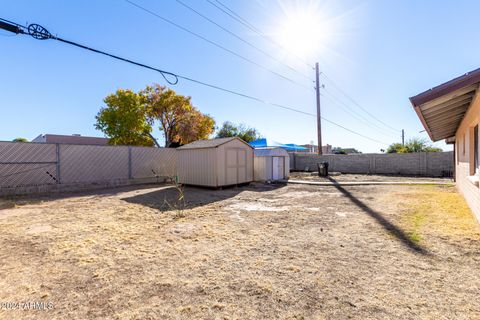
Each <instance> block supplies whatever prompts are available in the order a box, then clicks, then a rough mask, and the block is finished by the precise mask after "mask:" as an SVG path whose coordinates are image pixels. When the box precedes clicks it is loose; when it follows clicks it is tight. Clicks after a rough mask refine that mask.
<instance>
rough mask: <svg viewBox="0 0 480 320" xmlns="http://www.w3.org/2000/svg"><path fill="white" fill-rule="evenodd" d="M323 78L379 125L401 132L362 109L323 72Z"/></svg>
mask: <svg viewBox="0 0 480 320" xmlns="http://www.w3.org/2000/svg"><path fill="white" fill-rule="evenodd" d="M322 74H323V76H324V77H325V78H326V79H327V80H328V81H330V83H331V84H332V86H333V87H335V88H336V89H337V90H338V91H339V92H340V93H341V94H343V95H344V96H345V97H346V98H347V99H348V100H350V101H351V102H353V104H355V105H356V106H357V107H359V108H360V109H362V110H363V111H364V112H365V113H366V114H368V115H369V116H370V117H372V118H373V119H375V120H376V121H378V122H379V123H381V124H383V125H384V126H385V127H386V128H388V129H390V130H393V131H395V133H397V134H398V133H399V132H400V130H398V129H396V128H394V127H392V126H391V125H389V124H387V123H385V122H383V121H382V120H380V119H379V118H377V117H376V116H374V115H373V114H372V113H370V112H369V111H368V110H367V109H365V108H364V107H362V106H361V105H360V104H359V103H358V102H357V101H355V99H353V98H352V97H351V96H350V95H348V94H347V93H346V92H345V91H344V90H342V89H341V88H340V86H339V85H337V84H336V83H335V82H334V81H333V80H332V79H331V78H330V77H328V76H327V75H326V74H325V73H324V72H322Z"/></svg>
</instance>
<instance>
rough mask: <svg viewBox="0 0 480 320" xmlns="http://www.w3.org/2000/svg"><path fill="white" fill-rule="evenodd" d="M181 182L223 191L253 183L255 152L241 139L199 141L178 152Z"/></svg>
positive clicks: (178, 169) (178, 172)
mask: <svg viewBox="0 0 480 320" xmlns="http://www.w3.org/2000/svg"><path fill="white" fill-rule="evenodd" d="M177 174H178V181H179V182H180V183H183V184H189V185H197V186H206V187H222V186H231V185H237V184H243V183H249V182H252V181H253V148H252V147H251V146H250V145H249V144H248V143H246V142H245V141H243V140H242V139H240V138H235V137H234V138H220V139H211V140H198V141H195V142H192V143H189V144H186V145H184V146H181V147H179V148H177Z"/></svg>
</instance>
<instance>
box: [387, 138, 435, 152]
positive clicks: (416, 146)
mask: <svg viewBox="0 0 480 320" xmlns="http://www.w3.org/2000/svg"><path fill="white" fill-rule="evenodd" d="M442 151H443V150H442V149H440V148H436V147H433V146H432V145H431V144H430V143H428V142H427V140H425V139H421V138H413V139H410V140H408V141H407V143H405V145H402V144H401V143H392V144H391V145H390V146H389V147H388V149H387V153H412V152H442Z"/></svg>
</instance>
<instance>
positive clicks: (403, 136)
mask: <svg viewBox="0 0 480 320" xmlns="http://www.w3.org/2000/svg"><path fill="white" fill-rule="evenodd" d="M404 145H405V130H404V129H402V146H404Z"/></svg>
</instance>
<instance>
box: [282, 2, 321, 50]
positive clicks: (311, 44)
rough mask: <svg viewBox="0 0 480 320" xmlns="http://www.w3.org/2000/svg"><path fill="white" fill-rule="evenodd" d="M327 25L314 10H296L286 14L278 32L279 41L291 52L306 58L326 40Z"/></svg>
mask: <svg viewBox="0 0 480 320" xmlns="http://www.w3.org/2000/svg"><path fill="white" fill-rule="evenodd" d="M327 34H328V30H326V25H325V24H323V23H322V16H321V15H320V14H319V13H318V12H316V11H314V10H296V11H294V12H289V13H287V14H286V17H285V19H284V20H283V21H282V23H281V24H280V29H279V30H278V32H277V37H278V42H279V43H280V44H281V45H282V46H283V47H284V48H285V49H287V50H288V51H289V52H290V53H292V54H295V55H299V56H302V57H304V58H306V57H308V56H310V55H312V54H314V53H316V52H317V51H318V50H319V49H320V48H321V47H322V46H323V45H324V42H325V40H326V35H327Z"/></svg>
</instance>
